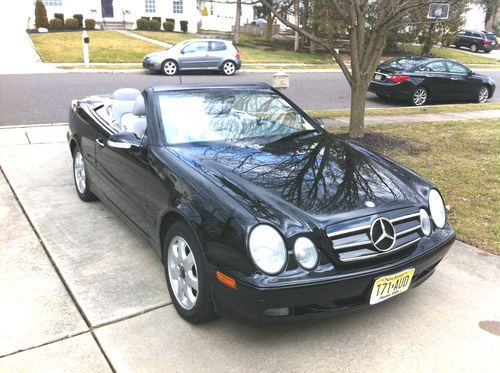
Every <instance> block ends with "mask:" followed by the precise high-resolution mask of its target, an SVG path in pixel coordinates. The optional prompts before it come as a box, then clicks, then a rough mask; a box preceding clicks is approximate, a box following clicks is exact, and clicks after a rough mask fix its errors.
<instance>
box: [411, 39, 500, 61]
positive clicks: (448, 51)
mask: <svg viewBox="0 0 500 373" xmlns="http://www.w3.org/2000/svg"><path fill="white" fill-rule="evenodd" d="M401 48H402V49H404V50H406V51H407V52H408V53H410V54H420V50H421V46H420V45H415V44H401ZM431 55H432V56H434V57H439V58H450V59H452V60H457V61H460V62H462V63H463V64H466V65H469V64H470V65H476V66H477V65H478V64H488V65H500V61H497V60H495V59H493V58H488V57H481V55H479V54H468V53H463V52H460V51H458V50H455V49H453V48H442V47H433V48H432V50H431Z"/></svg>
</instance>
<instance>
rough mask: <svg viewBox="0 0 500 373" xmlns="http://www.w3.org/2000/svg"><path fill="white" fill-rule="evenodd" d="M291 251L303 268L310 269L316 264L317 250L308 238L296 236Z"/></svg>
mask: <svg viewBox="0 0 500 373" xmlns="http://www.w3.org/2000/svg"><path fill="white" fill-rule="evenodd" d="M293 253H294V254H295V258H296V259H297V262H299V264H300V265H301V266H302V267H304V268H305V269H308V270H311V269H313V268H314V267H316V265H317V264H318V250H317V249H316V246H315V245H314V243H313V242H312V241H311V240H310V239H309V238H306V237H299V238H297V241H295V245H294V246H293Z"/></svg>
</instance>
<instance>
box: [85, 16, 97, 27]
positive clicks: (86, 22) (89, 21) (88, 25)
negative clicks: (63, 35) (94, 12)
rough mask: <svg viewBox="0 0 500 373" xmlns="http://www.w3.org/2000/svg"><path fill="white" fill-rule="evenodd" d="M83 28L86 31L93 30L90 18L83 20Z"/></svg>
mask: <svg viewBox="0 0 500 373" xmlns="http://www.w3.org/2000/svg"><path fill="white" fill-rule="evenodd" d="M85 28H86V29H87V30H95V20H93V19H91V18H87V19H86V20H85Z"/></svg>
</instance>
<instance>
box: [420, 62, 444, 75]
mask: <svg viewBox="0 0 500 373" xmlns="http://www.w3.org/2000/svg"><path fill="white" fill-rule="evenodd" d="M424 71H431V72H433V73H444V72H446V66H445V64H444V61H436V62H431V63H429V64H427V66H425V69H424Z"/></svg>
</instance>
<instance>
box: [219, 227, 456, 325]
mask: <svg viewBox="0 0 500 373" xmlns="http://www.w3.org/2000/svg"><path fill="white" fill-rule="evenodd" d="M454 240H455V232H454V231H453V229H452V228H451V227H449V226H446V227H445V228H444V229H442V230H439V231H436V232H434V233H433V235H431V237H428V238H423V239H422V240H421V241H420V243H419V245H418V246H417V248H416V249H414V250H413V252H412V253H411V254H409V255H407V256H406V257H404V258H402V259H399V260H396V261H392V262H390V261H387V262H384V263H381V264H378V265H376V266H373V265H372V266H371V267H368V266H365V267H362V268H359V267H357V268H352V269H339V270H337V269H333V270H332V272H328V274H325V275H324V276H321V277H318V278H317V279H316V280H315V281H314V282H312V283H311V282H309V283H308V284H305V285H300V284H294V285H293V286H287V285H285V286H283V285H280V286H268V287H266V288H263V287H257V286H254V285H252V284H251V283H250V282H242V281H238V289H237V290H233V289H230V288H228V287H226V286H225V285H223V284H221V283H219V282H214V285H213V287H212V296H213V299H214V303H215V307H216V311H217V312H218V313H219V314H221V315H223V316H226V317H230V318H233V319H237V320H239V321H241V322H244V323H247V324H251V325H262V324H267V323H279V322H286V321H291V320H303V319H308V318H316V317H321V316H327V315H331V314H339V313H343V312H348V311H354V310H357V309H361V308H364V307H367V306H369V298H370V294H371V290H372V287H373V284H374V282H375V280H376V279H377V278H379V277H382V276H387V275H391V274H395V273H399V272H401V271H403V270H406V269H409V268H415V272H414V275H413V278H412V282H411V285H410V289H411V288H414V287H416V286H418V285H420V284H421V283H422V282H424V281H425V280H427V279H428V278H429V277H430V276H431V275H432V273H433V272H434V270H435V268H436V266H437V265H438V264H439V262H440V261H441V260H442V259H443V257H444V256H445V255H446V253H447V252H448V250H449V249H450V247H451V245H452V244H453V242H454ZM279 308H288V309H289V314H288V315H285V316H270V315H269V310H270V309H279Z"/></svg>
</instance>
